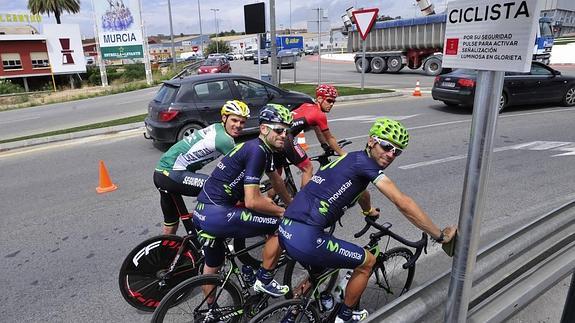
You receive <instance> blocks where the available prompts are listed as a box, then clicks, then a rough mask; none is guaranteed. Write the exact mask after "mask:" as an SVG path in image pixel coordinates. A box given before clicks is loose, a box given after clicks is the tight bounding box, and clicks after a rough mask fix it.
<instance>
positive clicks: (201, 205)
mask: <svg viewBox="0 0 575 323" xmlns="http://www.w3.org/2000/svg"><path fill="white" fill-rule="evenodd" d="M203 209H204V203H202V202H198V205H196V210H198V211H202V210H203Z"/></svg>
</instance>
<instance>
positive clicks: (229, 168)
mask: <svg viewBox="0 0 575 323" xmlns="http://www.w3.org/2000/svg"><path fill="white" fill-rule="evenodd" d="M259 118H260V127H259V130H260V134H259V137H258V138H256V139H253V140H250V141H246V142H244V143H241V144H238V145H237V146H236V147H234V149H233V150H232V151H230V152H229V153H228V154H227V155H226V156H224V158H222V160H221V161H220V162H219V163H218V165H217V167H216V168H215V170H214V171H213V172H212V174H211V176H210V177H209V178H208V180H207V181H206V183H205V185H204V187H203V189H202V192H201V193H200V195H198V204H197V206H196V209H195V210H194V213H193V215H194V223H195V224H196V225H197V226H198V227H199V228H200V229H201V230H202V233H201V236H202V237H204V238H209V239H210V240H212V242H211V243H209V244H206V246H205V247H204V253H205V266H204V274H213V273H216V272H217V271H218V269H219V267H220V266H221V265H222V264H223V262H224V260H225V245H224V240H225V238H247V237H255V236H258V235H262V234H268V239H267V240H266V243H265V246H264V250H263V263H262V266H261V267H260V268H259V270H258V272H257V274H256V277H257V279H256V282H255V284H254V289H255V290H256V291H261V292H265V293H267V294H270V295H272V296H274V297H279V296H282V295H284V294H285V293H287V292H288V287H287V286H282V285H279V284H278V283H277V282H276V281H275V280H274V279H273V269H274V268H275V267H276V265H277V261H278V258H279V256H280V253H281V249H280V247H279V243H278V238H277V235H275V232H276V230H277V228H278V225H279V222H280V219H281V217H282V216H283V213H284V211H285V210H284V208H282V207H279V206H277V205H275V204H274V203H273V202H272V200H271V199H270V198H268V197H266V196H264V195H262V194H261V193H260V188H259V185H260V179H261V177H262V175H263V173H264V172H265V173H267V174H268V176H269V177H270V180H271V181H272V184H274V187H277V185H283V181H282V180H281V177H279V175H277V173H276V170H275V162H274V158H273V152H275V151H280V150H281V149H282V148H283V145H284V141H285V137H286V134H287V131H288V129H289V126H290V124H291V121H292V116H291V113H290V111H289V110H288V109H286V108H285V107H283V106H281V105H278V104H268V105H266V106H265V107H264V108H263V109H262V111H261V113H260V116H259ZM240 201H244V204H245V207H243V206H238V205H237V203H238V202H240ZM206 288H207V290H206ZM204 289H205V291H206V292H208V291H209V290H210V289H211V286H207V287H204Z"/></svg>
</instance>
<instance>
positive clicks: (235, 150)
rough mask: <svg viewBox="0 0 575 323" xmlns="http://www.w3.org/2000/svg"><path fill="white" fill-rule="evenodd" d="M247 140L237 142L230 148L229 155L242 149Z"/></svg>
mask: <svg viewBox="0 0 575 323" xmlns="http://www.w3.org/2000/svg"><path fill="white" fill-rule="evenodd" d="M244 144H245V142H242V143H241V144H237V145H236V146H235V147H234V148H233V149H232V150H230V152H229V154H228V156H230V157H232V156H233V155H234V154H235V153H237V152H238V150H240V149H241V148H242V147H243V146H244Z"/></svg>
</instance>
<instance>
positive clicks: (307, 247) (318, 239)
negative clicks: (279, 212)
mask: <svg viewBox="0 0 575 323" xmlns="http://www.w3.org/2000/svg"><path fill="white" fill-rule="evenodd" d="M278 237H279V243H280V246H281V247H282V248H283V249H284V250H285V251H286V252H287V253H288V255H290V257H292V258H293V259H294V260H297V261H298V262H300V263H301V264H303V265H309V266H312V267H316V268H317V267H322V268H348V269H354V268H356V267H359V266H361V265H362V264H363V262H364V261H365V258H366V252H368V251H366V250H365V249H363V248H362V247H360V246H358V245H356V244H353V243H351V242H347V241H345V240H342V239H338V238H336V237H334V236H333V235H330V234H329V233H327V232H324V229H323V228H322V227H318V226H311V225H307V224H304V223H301V222H297V221H294V220H291V219H288V218H284V219H283V220H282V222H281V224H280V226H279V235H278Z"/></svg>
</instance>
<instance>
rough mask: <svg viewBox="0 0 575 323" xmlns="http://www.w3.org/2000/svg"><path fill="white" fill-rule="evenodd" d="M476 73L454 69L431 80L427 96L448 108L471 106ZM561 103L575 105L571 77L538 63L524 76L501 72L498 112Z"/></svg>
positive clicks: (573, 79)
mask: <svg viewBox="0 0 575 323" xmlns="http://www.w3.org/2000/svg"><path fill="white" fill-rule="evenodd" d="M476 77H477V71H475V70H468V69H458V70H454V71H453V72H451V73H447V74H444V75H439V76H436V77H435V82H434V83H433V88H432V90H431V95H432V96H433V98H434V99H435V100H439V101H443V103H445V104H446V105H448V106H457V105H463V106H468V107H472V106H473V99H474V97H475V85H476ZM533 103H539V104H541V103H562V104H563V105H566V106H573V105H575V77H572V76H564V75H561V72H559V71H557V70H554V69H552V68H551V67H549V66H547V65H544V64H541V63H538V62H532V63H531V70H530V71H529V72H527V73H518V72H505V77H504V81H503V93H502V95H501V99H500V102H499V109H500V110H501V109H503V108H505V107H507V106H510V105H517V104H533Z"/></svg>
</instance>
